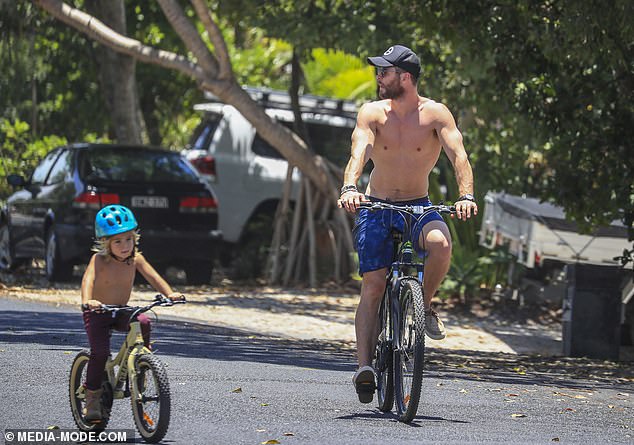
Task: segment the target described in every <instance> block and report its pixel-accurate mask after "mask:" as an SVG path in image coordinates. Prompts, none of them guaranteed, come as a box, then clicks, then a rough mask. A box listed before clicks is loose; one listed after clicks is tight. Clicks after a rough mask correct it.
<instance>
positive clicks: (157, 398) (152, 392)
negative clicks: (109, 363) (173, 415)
mask: <svg viewBox="0 0 634 445" xmlns="http://www.w3.org/2000/svg"><path fill="white" fill-rule="evenodd" d="M136 372H137V376H136V380H137V381H136V384H130V393H131V394H130V399H131V403H132V414H133V416H134V424H135V425H136V429H137V430H138V431H139V434H140V435H141V437H143V440H145V441H146V442H149V443H156V442H159V441H160V440H161V439H163V437H165V434H166V433H167V428H168V427H169V422H170V387H169V382H168V380H167V373H166V372H165V368H164V367H163V364H162V363H161V361H160V360H159V359H158V358H156V357H155V356H153V355H150V354H146V355H142V356H140V357H139V358H138V359H137V360H136ZM137 391H138V392H137Z"/></svg>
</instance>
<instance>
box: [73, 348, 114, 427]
mask: <svg viewBox="0 0 634 445" xmlns="http://www.w3.org/2000/svg"><path fill="white" fill-rule="evenodd" d="M89 360H90V352H89V351H86V350H84V351H81V352H80V353H79V354H77V355H76V356H75V360H73V365H72V366H71V368H70V378H69V383H68V390H69V391H68V397H69V400H70V410H71V413H72V414H73V420H75V423H76V424H77V428H79V429H80V430H81V431H95V432H99V431H103V430H104V429H105V428H106V426H107V425H108V420H109V418H108V416H104V418H103V419H102V421H101V422H100V423H91V422H87V421H86V419H85V417H84V408H85V407H86V388H85V386H84V383H85V382H86V372H87V370H88V361H89Z"/></svg>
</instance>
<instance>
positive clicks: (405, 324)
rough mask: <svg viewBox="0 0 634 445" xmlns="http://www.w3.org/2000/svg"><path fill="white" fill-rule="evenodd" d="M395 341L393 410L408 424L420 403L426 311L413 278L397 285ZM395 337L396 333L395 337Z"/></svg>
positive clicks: (418, 286) (419, 290)
mask: <svg viewBox="0 0 634 445" xmlns="http://www.w3.org/2000/svg"><path fill="white" fill-rule="evenodd" d="M398 295H399V301H400V309H401V314H400V317H399V326H398V339H399V345H400V347H399V348H398V350H395V351H394V387H395V399H396V409H397V412H398V415H399V420H400V421H401V422H411V421H412V419H413V418H414V416H415V415H416V411H417V410H418V402H419V400H420V390H421V385H422V382H423V364H424V358H425V311H424V305H423V291H422V289H421V286H420V284H419V283H418V281H417V280H415V279H413V278H412V279H408V278H406V279H403V280H401V282H400V284H399V293H398ZM395 335H396V334H395Z"/></svg>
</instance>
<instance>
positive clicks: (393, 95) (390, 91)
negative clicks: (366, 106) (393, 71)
mask: <svg viewBox="0 0 634 445" xmlns="http://www.w3.org/2000/svg"><path fill="white" fill-rule="evenodd" d="M404 93H405V89H404V88H403V87H402V86H401V85H400V84H399V83H397V82H394V84H392V85H386V84H383V92H382V93H381V87H380V86H378V85H377V94H378V96H379V98H381V99H398V98H399V97H401V96H403V94H404Z"/></svg>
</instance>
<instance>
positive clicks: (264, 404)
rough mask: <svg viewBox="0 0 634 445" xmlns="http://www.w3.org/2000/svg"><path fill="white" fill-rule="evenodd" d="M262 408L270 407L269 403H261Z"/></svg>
mask: <svg viewBox="0 0 634 445" xmlns="http://www.w3.org/2000/svg"><path fill="white" fill-rule="evenodd" d="M260 406H269V404H268V403H260Z"/></svg>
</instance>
